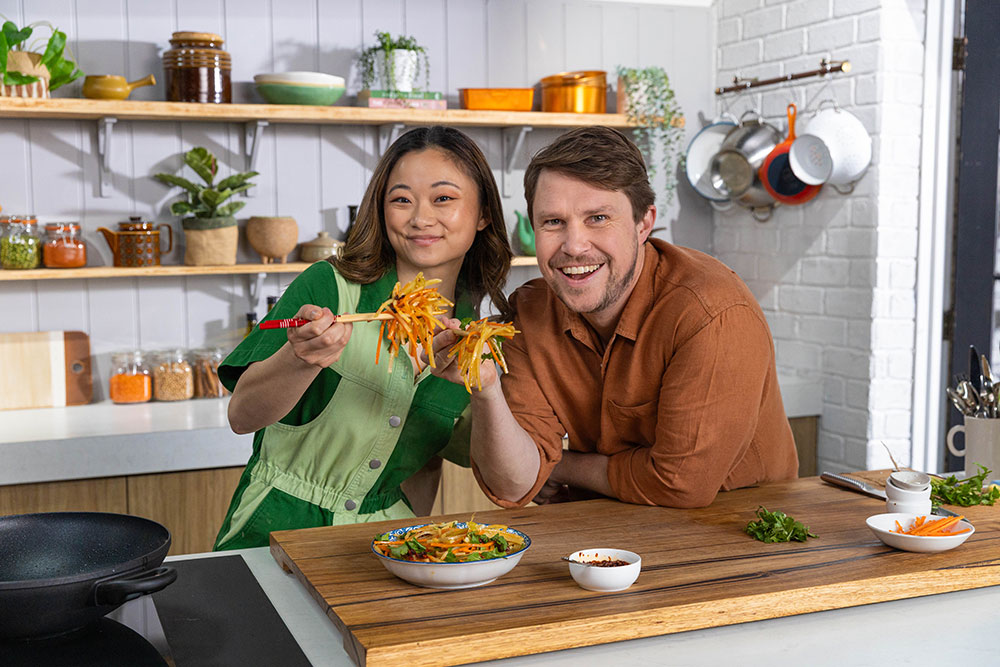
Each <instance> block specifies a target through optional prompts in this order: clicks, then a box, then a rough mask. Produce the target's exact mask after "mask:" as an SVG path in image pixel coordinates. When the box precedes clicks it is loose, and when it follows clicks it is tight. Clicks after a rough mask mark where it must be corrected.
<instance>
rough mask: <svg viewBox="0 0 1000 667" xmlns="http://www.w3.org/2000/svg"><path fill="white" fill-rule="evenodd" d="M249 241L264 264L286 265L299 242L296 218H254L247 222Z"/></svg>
mask: <svg viewBox="0 0 1000 667" xmlns="http://www.w3.org/2000/svg"><path fill="white" fill-rule="evenodd" d="M247 241H249V242H250V247H252V248H253V249H254V250H256V251H257V252H258V253H259V254H260V261H261V263H263V264H270V263H272V262H277V263H280V264H284V263H285V262H286V261H287V260H288V253H290V252H292V251H293V250H295V244H296V243H298V241H299V226H298V224H297V223H296V222H295V218H290V217H287V216H286V217H266V216H253V217H251V218H250V219H249V220H248V221H247Z"/></svg>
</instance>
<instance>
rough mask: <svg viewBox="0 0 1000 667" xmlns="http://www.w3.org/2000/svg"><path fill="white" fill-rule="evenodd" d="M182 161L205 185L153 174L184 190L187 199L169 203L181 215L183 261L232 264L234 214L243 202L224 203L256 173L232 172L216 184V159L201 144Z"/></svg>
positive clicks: (235, 235)
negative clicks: (183, 241)
mask: <svg viewBox="0 0 1000 667" xmlns="http://www.w3.org/2000/svg"><path fill="white" fill-rule="evenodd" d="M184 164H186V165H187V166H189V167H190V168H191V169H192V170H193V171H194V173H196V174H198V176H200V177H201V180H203V181H204V182H205V185H198V184H197V183H193V182H191V181H189V180H187V179H186V178H181V177H180V176H174V175H173V174H156V176H155V177H156V178H157V179H158V180H160V181H162V182H164V183H166V184H168V185H177V186H179V187H182V188H184V189H185V190H187V199H185V200H181V201H175V202H174V203H173V204H171V205H170V212H171V213H173V214H174V215H177V216H182V217H183V220H182V221H181V226H182V227H183V228H184V238H185V241H186V243H185V250H184V263H185V264H187V265H188V266H207V265H216V264H235V263H236V247H237V244H238V242H239V231H238V228H237V227H236V218H235V217H234V216H235V214H236V212H237V211H239V210H240V209H241V208H243V207H244V206H245V205H246V202H242V201H232V202H229V203H223V202H225V201H226V200H227V199H229V198H230V197H232V196H233V195H234V194H236V193H237V192H243V191H244V190H247V189H248V188H250V186H251V185H253V184H252V183H250V182H249V180H250V179H251V178H253V177H254V176H256V175H257V172H256V171H247V172H242V173H237V174H233V175H232V176H228V177H226V178H224V179H222V180H221V181H219V182H218V183H216V182H215V176H216V173H217V172H218V162H217V161H216V159H215V156H214V155H212V154H211V153H210V152H209V151H208V149H207V148H202V147H201V146H198V147H195V148H192V149H191V150H189V151H188V152H187V153H185V154H184ZM185 216H186V217H185Z"/></svg>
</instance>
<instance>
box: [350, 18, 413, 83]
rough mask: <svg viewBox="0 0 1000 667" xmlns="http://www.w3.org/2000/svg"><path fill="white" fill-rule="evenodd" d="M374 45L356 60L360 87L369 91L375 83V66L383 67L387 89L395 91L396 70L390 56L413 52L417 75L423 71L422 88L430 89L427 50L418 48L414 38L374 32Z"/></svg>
mask: <svg viewBox="0 0 1000 667" xmlns="http://www.w3.org/2000/svg"><path fill="white" fill-rule="evenodd" d="M375 39H376V41H377V43H376V44H373V45H372V46H369V47H368V48H367V49H365V50H363V51H362V52H361V56H360V57H359V58H358V65H359V67H360V68H361V87H362V88H367V89H369V90H370V89H371V87H372V85H374V83H375V70H376V66H379V65H381V66H383V67H384V71H385V72H386V76H387V78H388V79H389V80H388V82H387V83H388V84H389V89H390V90H393V91H394V90H396V89H397V83H396V70H395V68H394V67H393V66H392V58H393V56H392V55H391V54H392V52H393V51H397V50H402V51H415V52H416V54H417V70H418V74H419V72H420V70H423V80H424V85H423V88H424V89H425V90H426V89H427V88H429V87H430V78H431V65H430V60H429V59H428V57H427V49H425V48H424V47H422V46H420V44H418V43H417V40H416V38H414V37H410V36H405V35H399V36H397V37H393V36H392V35H390V34H389V33H387V32H380V31H378V30H376V31H375ZM415 88H416V89H417V90H420V87H419V86H415Z"/></svg>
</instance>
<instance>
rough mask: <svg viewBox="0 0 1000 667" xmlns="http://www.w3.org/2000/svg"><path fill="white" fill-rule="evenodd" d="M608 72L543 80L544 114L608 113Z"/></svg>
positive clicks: (565, 75)
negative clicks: (549, 112)
mask: <svg viewBox="0 0 1000 667" xmlns="http://www.w3.org/2000/svg"><path fill="white" fill-rule="evenodd" d="M607 97H608V83H607V72H604V71H601V70H586V71H581V72H562V73H561V74H553V75H552V76H547V77H545V78H544V79H542V111H556V112H559V111H561V112H567V111H568V112H573V113H604V112H605V111H607V106H608V100H607Z"/></svg>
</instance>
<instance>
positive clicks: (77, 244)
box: [42, 222, 87, 269]
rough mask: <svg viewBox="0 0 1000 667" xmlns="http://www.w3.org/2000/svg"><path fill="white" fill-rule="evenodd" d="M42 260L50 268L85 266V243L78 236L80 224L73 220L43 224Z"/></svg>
mask: <svg viewBox="0 0 1000 667" xmlns="http://www.w3.org/2000/svg"><path fill="white" fill-rule="evenodd" d="M42 262H43V263H44V264H45V266H47V267H49V268H52V269H75V268H79V267H81V266H87V244H86V243H84V241H83V239H82V238H80V225H78V224H77V223H75V222H50V223H49V224H47V225H45V245H43V246H42Z"/></svg>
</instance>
